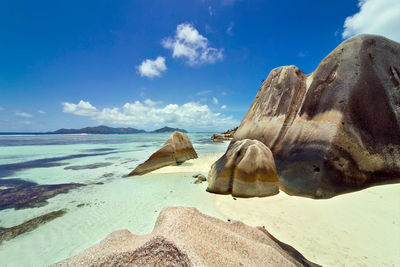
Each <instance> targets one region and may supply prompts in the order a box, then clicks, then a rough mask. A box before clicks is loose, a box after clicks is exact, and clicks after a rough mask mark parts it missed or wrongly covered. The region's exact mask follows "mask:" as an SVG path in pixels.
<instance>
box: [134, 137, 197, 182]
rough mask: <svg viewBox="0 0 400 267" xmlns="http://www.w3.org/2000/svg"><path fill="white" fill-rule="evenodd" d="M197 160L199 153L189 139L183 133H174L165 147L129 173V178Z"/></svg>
mask: <svg viewBox="0 0 400 267" xmlns="http://www.w3.org/2000/svg"><path fill="white" fill-rule="evenodd" d="M195 158H197V153H196V151H195V150H194V148H193V145H192V142H190V139H189V137H188V136H187V135H186V134H184V133H181V132H173V133H172V134H171V136H170V137H169V138H168V140H167V141H166V142H165V143H164V145H163V146H162V147H161V148H160V149H159V150H157V151H156V152H154V153H153V154H152V155H151V156H150V158H149V159H148V160H146V161H145V162H144V163H142V164H140V165H139V166H137V167H136V168H135V169H134V170H133V171H132V172H131V173H129V176H133V175H142V174H146V173H148V172H151V171H154V170H156V169H159V168H162V167H165V166H169V165H178V164H181V163H183V162H184V161H186V160H189V159H195Z"/></svg>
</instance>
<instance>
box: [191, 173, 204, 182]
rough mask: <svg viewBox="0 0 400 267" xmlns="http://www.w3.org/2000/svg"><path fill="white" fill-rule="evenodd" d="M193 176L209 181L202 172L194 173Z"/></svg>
mask: <svg viewBox="0 0 400 267" xmlns="http://www.w3.org/2000/svg"><path fill="white" fill-rule="evenodd" d="M192 177H193V178H197V179H198V180H201V181H203V182H204V181H207V178H206V177H205V176H204V175H203V174H201V173H198V174H195V175H193V176H192Z"/></svg>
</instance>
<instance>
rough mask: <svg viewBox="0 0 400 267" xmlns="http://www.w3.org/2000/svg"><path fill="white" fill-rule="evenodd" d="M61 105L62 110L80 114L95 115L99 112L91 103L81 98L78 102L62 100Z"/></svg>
mask: <svg viewBox="0 0 400 267" xmlns="http://www.w3.org/2000/svg"><path fill="white" fill-rule="evenodd" d="M62 105H63V112H65V113H72V114H75V115H80V116H89V117H90V116H95V115H96V114H98V112H99V111H98V110H97V109H96V108H95V107H94V106H92V104H90V103H89V102H86V101H83V100H81V101H79V103H78V104H73V103H68V102H63V103H62Z"/></svg>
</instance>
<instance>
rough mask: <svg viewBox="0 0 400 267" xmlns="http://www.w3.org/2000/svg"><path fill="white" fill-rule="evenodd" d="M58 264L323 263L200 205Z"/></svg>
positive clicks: (170, 211) (167, 213)
mask: <svg viewBox="0 0 400 267" xmlns="http://www.w3.org/2000/svg"><path fill="white" fill-rule="evenodd" d="M189 222H190V223H189ZM193 226H195V227H196V230H195V231H193ZM54 266H318V265H316V264H313V263H312V262H309V261H308V260H307V259H305V258H304V257H303V256H302V255H301V254H300V253H299V252H298V251H296V250H295V249H294V248H292V247H290V246H289V245H286V244H284V243H282V242H280V241H278V240H276V239H275V238H273V237H272V236H271V235H270V234H269V233H268V232H266V230H265V229H262V228H260V229H259V228H255V227H250V226H247V225H245V224H243V223H241V222H238V221H232V222H224V221H222V220H219V219H216V218H213V217H210V216H207V215H204V214H202V213H200V212H199V211H198V210H197V209H195V208H183V207H170V208H164V209H163V210H162V211H161V213H160V215H159V216H158V218H157V221H156V224H155V227H154V229H153V232H152V233H151V234H148V235H144V236H136V235H133V234H132V233H131V232H129V231H128V230H120V231H116V232H113V233H112V234H110V235H109V236H108V237H107V238H106V239H105V240H103V241H101V242H100V243H98V244H96V245H94V246H93V247H91V248H88V249H86V250H85V251H83V252H81V253H80V254H78V255H76V256H74V257H71V258H69V259H67V260H64V261H61V262H59V263H56V264H54Z"/></svg>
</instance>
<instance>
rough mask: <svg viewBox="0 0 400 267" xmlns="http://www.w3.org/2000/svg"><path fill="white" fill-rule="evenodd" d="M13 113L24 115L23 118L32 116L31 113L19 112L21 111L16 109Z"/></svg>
mask: <svg viewBox="0 0 400 267" xmlns="http://www.w3.org/2000/svg"><path fill="white" fill-rule="evenodd" d="M15 115H17V116H20V117H24V118H32V117H33V116H32V115H31V114H29V113H26V112H21V111H16V112H15Z"/></svg>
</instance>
